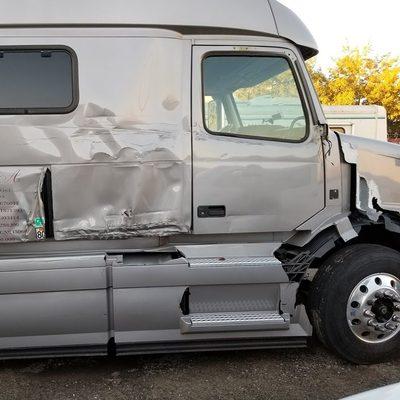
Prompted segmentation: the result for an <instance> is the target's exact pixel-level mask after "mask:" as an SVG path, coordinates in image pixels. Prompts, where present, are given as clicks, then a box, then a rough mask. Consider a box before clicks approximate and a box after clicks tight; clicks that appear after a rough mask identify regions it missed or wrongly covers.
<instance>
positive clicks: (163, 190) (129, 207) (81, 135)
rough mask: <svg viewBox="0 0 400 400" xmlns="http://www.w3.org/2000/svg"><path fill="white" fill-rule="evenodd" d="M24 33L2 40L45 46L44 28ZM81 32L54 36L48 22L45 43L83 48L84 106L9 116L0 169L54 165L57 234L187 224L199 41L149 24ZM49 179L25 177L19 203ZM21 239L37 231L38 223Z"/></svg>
mask: <svg viewBox="0 0 400 400" xmlns="http://www.w3.org/2000/svg"><path fill="white" fill-rule="evenodd" d="M99 29H100V28H99ZM24 32H25V33H24V35H23V36H21V37H20V36H19V34H20V33H16V32H14V31H13V32H9V36H7V35H5V36H2V37H1V38H0V44H2V45H23V46H26V45H34V44H36V45H37V35H38V33H37V32H38V31H37V30H35V29H27V30H26V31H24ZM77 32H78V31H77V30H76V29H75V30H74V29H73V28H71V29H70V30H68V32H67V31H65V33H64V34H63V35H60V36H57V37H54V33H53V31H51V30H44V31H41V36H40V37H41V39H40V44H45V45H48V46H51V45H54V43H56V44H64V45H67V46H70V47H71V48H73V49H74V51H75V52H76V54H77V56H78V61H79V82H80V85H79V86H80V87H79V90H80V99H79V100H80V104H79V106H78V108H77V109H76V110H75V111H74V112H71V113H69V114H65V115H64V114H63V115H48V114H45V115H1V116H0V135H1V140H2V142H1V148H0V154H1V157H0V168H1V166H4V167H5V168H6V170H7V168H8V167H7V166H8V165H16V164H18V165H20V166H21V168H18V169H21V170H22V171H25V170H26V171H38V172H43V171H45V170H47V169H49V170H50V171H51V183H52V188H51V189H52V200H53V201H52V209H53V216H54V218H53V221H48V222H49V223H52V222H53V226H54V239H56V240H69V239H77V240H79V239H125V238H132V237H136V236H146V237H149V236H151V237H158V236H166V235H175V234H179V233H182V232H185V233H188V232H189V231H190V225H191V172H190V163H191V152H190V150H191V125H190V74H191V65H190V62H187V60H190V57H191V42H190V41H185V40H182V39H181V38H179V36H177V37H173V38H171V37H170V35H169V34H168V35H169V36H168V37H166V38H163V37H158V34H157V35H156V34H155V33H154V32H152V31H150V30H140V32H139V33H138V32H137V31H136V30H135V31H132V30H130V31H127V30H125V31H124V32H123V34H122V32H121V31H115V30H114V29H113V28H109V29H104V30H103V31H102V32H101V33H99V31H96V32H93V31H92V30H90V29H88V30H87V31H86V30H85V34H84V35H82V34H81V33H82V32H81V31H79V32H80V33H79V35H77ZM68 35H71V36H68ZM109 35H111V36H109ZM155 36H157V37H155ZM30 166H41V167H38V168H36V167H33V168H31V167H30ZM25 168H26V169H25ZM35 168H36V169H35ZM41 183H42V181H41V180H40V179H39V177H37V181H35V182H34V184H35V185H36V186H37V187H38V188H37V190H36V191H35V190H33V186H34V185H33V183H32V182H31V181H29V180H24V181H23V182H22V181H21V182H20V184H21V185H20V187H21V194H20V196H19V198H18V202H20V203H21V202H22V201H23V200H20V198H23V196H22V195H24V196H27V197H28V198H29V199H30V198H31V197H32V202H33V196H36V199H38V201H39V200H40V196H39V191H40V190H39V189H40V187H41ZM21 204H22V203H21ZM19 207H20V208H23V209H24V210H31V208H32V209H33V206H32V207H31V206H21V205H20V206H19ZM25 213H27V214H28V212H27V211H25ZM32 213H33V214H35V213H36V211H32ZM29 218H31V216H30V214H29ZM29 218H28V217H27V221H30V220H29ZM26 224H28V225H29V224H31V221H30V222H27V223H26ZM24 229H25V228H24ZM7 235H9V233H7ZM7 237H8V236H7ZM51 239H52V238H51ZM15 240H16V241H21V240H35V230H32V231H29V235H27V234H24V235H22V234H21V237H18V236H15ZM1 241H4V240H3V239H2V237H0V242H1Z"/></svg>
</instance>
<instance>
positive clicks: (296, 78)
mask: <svg viewBox="0 0 400 400" xmlns="http://www.w3.org/2000/svg"><path fill="white" fill-rule="evenodd" d="M231 56H233V57H266V58H283V59H285V60H286V61H287V62H288V65H289V68H290V70H291V72H292V75H293V79H294V81H295V84H296V87H297V91H298V93H299V98H300V101H301V106H302V109H303V113H304V118H305V122H306V126H305V132H306V134H305V135H304V137H303V138H302V139H297V140H289V139H283V138H282V139H280V138H269V137H265V136H256V135H254V136H253V135H243V134H240V133H229V132H214V131H212V130H210V129H209V128H208V126H207V123H206V107H205V79H204V61H205V60H206V59H207V58H210V57H231ZM201 90H202V120H203V127H204V129H205V131H206V132H207V133H209V134H210V135H214V136H227V137H236V138H240V139H249V140H263V141H268V142H283V143H303V142H305V141H307V140H308V138H309V137H310V134H311V115H310V111H309V110H310V108H309V105H308V102H307V100H306V95H305V93H304V88H303V85H302V83H301V78H300V76H299V75H298V72H297V68H296V62H294V61H293V60H292V58H291V57H289V56H288V55H287V54H286V53H280V52H273V51H269V52H263V51H260V52H258V51H234V50H227V51H210V52H207V53H205V54H203V56H202V58H201Z"/></svg>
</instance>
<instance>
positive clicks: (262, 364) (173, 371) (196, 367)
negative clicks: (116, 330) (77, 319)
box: [0, 344, 400, 400]
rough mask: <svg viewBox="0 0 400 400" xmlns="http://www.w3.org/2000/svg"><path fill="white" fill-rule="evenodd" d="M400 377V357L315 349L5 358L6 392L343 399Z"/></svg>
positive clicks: (0, 373) (99, 397) (55, 397)
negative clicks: (344, 356)
mask: <svg viewBox="0 0 400 400" xmlns="http://www.w3.org/2000/svg"><path fill="white" fill-rule="evenodd" d="M399 381H400V359H399V360H397V361H394V362H390V363H387V364H380V365H372V366H355V365H352V364H349V363H347V362H346V361H343V360H341V359H340V358H338V357H337V356H336V355H334V354H331V353H329V352H328V351H326V350H325V349H324V348H323V347H322V346H321V345H319V344H313V345H312V346H311V347H309V348H307V349H291V350H263V351H245V352H226V353H194V354H175V355H151V356H134V357H121V358H101V357H100V358H93V357H91V358H70V359H69V358H64V359H60V358H59V359H44V360H8V361H1V362H0V399H7V400H10V399H24V400H29V399H35V400H36V399H45V400H61V399H93V400H103V399H104V400H106V399H107V400H111V399H112V400H119V399H124V400H125V399H127V400H128V399H129V400H133V399H187V400H189V399H196V400H202V399H207V400H208V399H212V400H216V399H230V400H232V399H240V400H246V399H263V400H265V399H285V400H287V399H296V400H299V399H324V400H329V399H335V400H336V399H341V398H342V397H344V396H348V395H352V394H355V393H359V392H361V391H365V390H369V389H374V388H377V387H381V386H385V385H388V384H392V383H397V382H399Z"/></svg>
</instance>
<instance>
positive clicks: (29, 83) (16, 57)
mask: <svg viewBox="0 0 400 400" xmlns="http://www.w3.org/2000/svg"><path fill="white" fill-rule="evenodd" d="M75 74H76V60H75V56H74V55H73V54H72V52H71V51H70V50H67V49H64V48H57V49H51V48H36V47H35V48H19V47H17V48H0V88H1V89H0V113H1V114H28V113H66V112H71V111H72V110H73V109H74V108H75V107H76V105H77V101H78V98H77V96H78V94H77V87H76V79H77V77H76V76H75Z"/></svg>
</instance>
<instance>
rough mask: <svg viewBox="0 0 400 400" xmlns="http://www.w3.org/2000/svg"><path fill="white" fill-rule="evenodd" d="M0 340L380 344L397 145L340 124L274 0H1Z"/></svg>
mask: <svg viewBox="0 0 400 400" xmlns="http://www.w3.org/2000/svg"><path fill="white" fill-rule="evenodd" d="M0 28H1V29H0V82H1V87H2V92H1V95H0V140H1V146H0V299H1V301H0V317H1V320H2V324H1V326H0V356H1V357H3V358H13V357H27V356H28V357H31V356H35V357H43V356H45V357H46V356H56V355H76V354H86V355H87V354H94V355H99V354H117V355H122V354H139V353H140V354H143V353H159V352H175V351H200V350H204V351H209V350H225V349H259V348H260V349H261V348H269V347H273V348H276V347H297V346H300V347H301V346H305V345H306V344H307V340H308V339H309V338H310V337H311V335H312V333H313V331H315V332H316V333H317V335H318V336H319V337H320V339H321V340H322V341H323V342H324V343H326V344H327V345H328V346H330V347H331V348H333V349H335V350H336V351H337V352H338V354H340V355H341V356H342V357H344V358H347V359H348V360H350V361H352V362H358V363H369V362H377V361H381V360H383V359H386V358H387V357H389V356H390V355H391V354H392V353H393V351H394V349H395V348H396V346H398V344H399V340H400V336H399V335H398V332H399V331H400V328H399V323H398V322H399V321H400V269H399V268H400V255H399V253H398V252H397V248H398V236H399V233H400V218H399V215H398V212H399V211H400V191H399V190H397V188H398V187H399V183H400V182H399V180H400V178H399V177H400V174H399V170H398V169H399V162H398V159H399V157H400V147H398V146H396V145H390V144H388V143H383V142H376V141H373V140H368V139H363V138H355V137H349V136H343V135H340V134H337V133H335V132H332V131H330V130H329V129H328V125H327V121H326V119H325V116H324V113H323V111H322V108H321V105H320V103H319V100H318V97H317V95H316V92H315V90H314V87H313V85H312V82H311V80H310V77H309V75H308V73H307V69H306V67H305V60H306V59H308V58H310V57H312V56H313V55H315V54H317V52H318V50H317V45H316V43H315V40H314V39H313V37H312V35H311V34H310V32H309V31H308V29H307V28H306V27H305V26H304V24H303V23H302V22H301V21H300V20H299V19H298V17H297V16H296V15H295V14H294V13H292V12H291V11H290V10H289V9H287V8H286V7H284V6H283V5H281V4H280V3H279V2H278V1H276V0H269V1H265V0H255V1H253V2H252V4H251V7H249V5H248V3H246V2H244V1H243V0H235V1H232V0H220V1H218V2H213V1H211V0H205V1H202V2H200V3H199V4H197V3H194V2H187V1H183V0H171V1H169V2H168V4H167V3H165V2H164V1H162V0H149V1H147V2H142V1H140V0H130V1H127V0H116V1H114V2H112V3H110V2H107V1H103V0H101V1H99V0H97V1H95V0H88V1H86V2H85V3H83V4H82V3H81V2H78V1H77V0H73V1H71V2H68V4H67V3H61V4H57V7H54V5H53V3H52V2H51V1H50V0H44V1H42V2H40V4H39V5H37V4H36V5H33V4H32V2H30V1H28V0H22V2H18V6H17V5H14V4H8V5H7V7H5V10H4V12H3V13H2V15H1V16H0Z"/></svg>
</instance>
